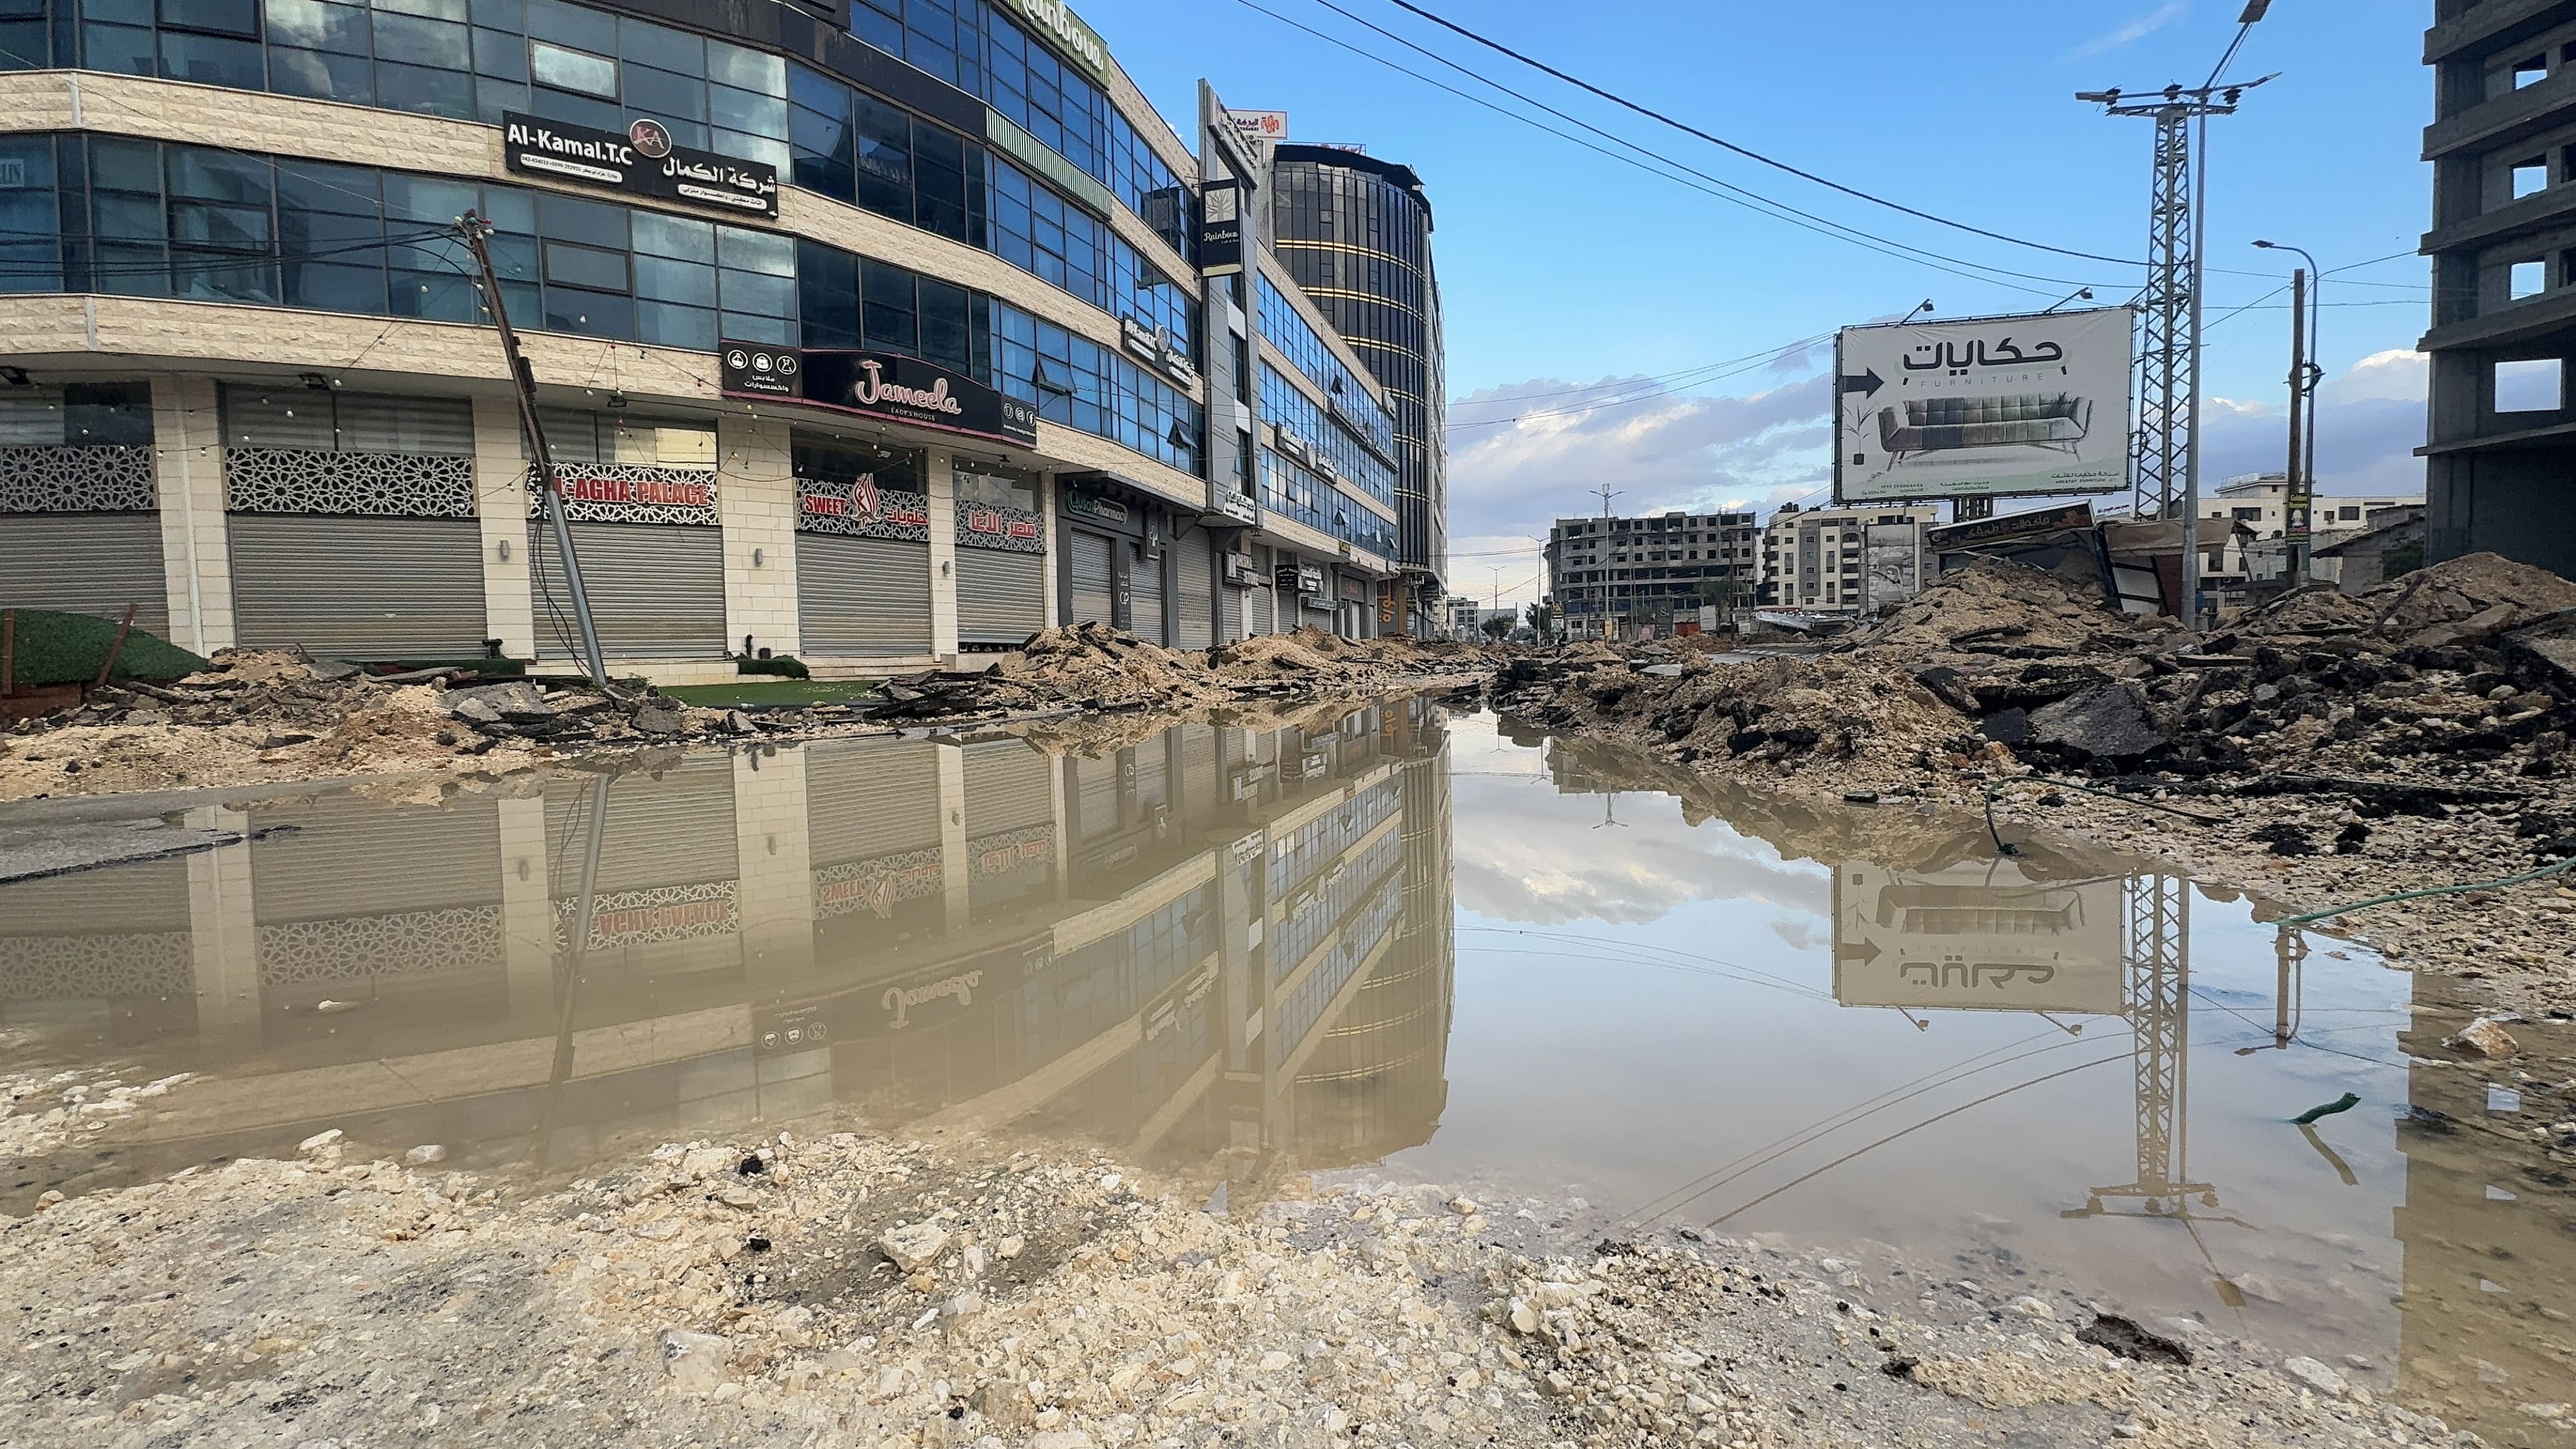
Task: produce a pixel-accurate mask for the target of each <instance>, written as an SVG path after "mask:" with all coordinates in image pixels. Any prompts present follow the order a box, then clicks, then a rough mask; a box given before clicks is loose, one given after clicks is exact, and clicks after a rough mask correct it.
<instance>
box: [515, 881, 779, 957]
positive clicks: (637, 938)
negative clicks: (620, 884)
mask: <svg viewBox="0 0 2576 1449" xmlns="http://www.w3.org/2000/svg"><path fill="white" fill-rule="evenodd" d="M733 901H734V883H733V882H732V881H729V880H719V881H707V882H703V883H701V884H698V885H682V886H654V887H652V888H650V889H647V890H640V891H607V892H603V893H601V894H600V895H598V896H594V897H593V898H592V900H591V907H590V949H591V950H593V951H606V950H610V949H613V948H615V947H619V946H641V945H644V944H646V943H648V942H652V941H693V940H696V939H698V938H700V937H702V936H724V935H730V934H732V932H733V930H734V927H735V920H734V903H733ZM580 920H581V900H580V898H579V897H575V898H573V899H571V900H565V901H557V902H555V942H556V944H557V945H559V946H562V947H564V948H565V949H567V950H569V949H570V948H571V946H572V932H573V927H574V926H575V925H576V924H578V923H579V922H580Z"/></svg>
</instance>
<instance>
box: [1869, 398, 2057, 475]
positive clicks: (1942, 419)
mask: <svg viewBox="0 0 2576 1449" xmlns="http://www.w3.org/2000/svg"><path fill="white" fill-rule="evenodd" d="M2092 426H2093V400H2092V399H2091V398H2083V397H2077V396H2075V395H2074V394H2072V393H2062V392H2061V393H2016V394H2013V395H2011V396H2008V397H1926V398H1914V399H1910V400H1908V401H1906V402H1902V403H1898V404H1896V405H1895V406H1893V407H1888V408H1882V409H1880V410H1879V414H1878V443H1879V446H1880V447H1881V448H1883V449H1885V450H1886V451H1887V455H1888V458H1887V461H1888V465H1889V466H1890V467H1894V466H1895V465H1896V464H1899V463H1902V462H1904V461H1905V460H1906V459H1907V458H1909V457H1913V456H1916V455H1919V454H1923V453H1948V452H1956V451H1958V450H1960V449H1963V448H2002V447H2037V448H2047V449H2050V450H2052V451H2055V452H2062V453H2068V454H2072V453H2074V452H2075V450H2076V449H2077V447H2079V446H2080V445H2081V444H2082V443H2083V441H2084V435H2085V434H2086V433H2087V432H2089V431H2091V429H2092Z"/></svg>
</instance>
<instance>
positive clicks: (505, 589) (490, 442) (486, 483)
mask: <svg viewBox="0 0 2576 1449" xmlns="http://www.w3.org/2000/svg"><path fill="white" fill-rule="evenodd" d="M474 517H475V521H476V522H477V523H478V524H479V525H481V528H482V532H483V630H484V637H485V638H489V639H498V640H500V641H501V652H502V653H503V654H505V655H507V656H509V657H510V658H512V659H534V658H536V657H537V616H536V606H535V605H534V603H532V602H531V590H530V586H529V582H528V580H529V572H528V568H529V565H528V450H527V447H526V445H525V444H524V443H523V442H522V441H521V440H520V436H519V407H518V404H517V403H516V402H514V401H513V400H511V399H510V398H507V397H478V398H476V399H474ZM538 833H539V835H540V837H541V839H542V836H543V833H544V824H543V822H542V821H540V822H539V825H538ZM537 857H538V867H539V869H540V870H541V871H542V869H543V867H544V863H545V850H544V848H543V846H542V844H540V846H539V848H538V851H537ZM549 930H551V927H549ZM551 949H552V948H551V947H549V952H550V953H551ZM549 969H550V970H551V968H549ZM512 1000H513V1002H515V1001H516V1000H517V992H516V989H515V988H514V989H513V991H512Z"/></svg>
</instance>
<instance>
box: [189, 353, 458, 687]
mask: <svg viewBox="0 0 2576 1449" xmlns="http://www.w3.org/2000/svg"><path fill="white" fill-rule="evenodd" d="M222 416H223V439H224V449H223V475H224V511H225V514H226V518H225V520H224V525H225V534H226V536H227V538H228V540H229V542H230V545H231V550H232V578H233V636H234V638H235V640H236V641H237V642H239V643H241V644H243V645H246V646H252V647H260V648H278V649H283V648H298V647H300V648H302V649H305V650H307V651H309V652H311V653H313V654H316V655H324V656H328V657H332V658H339V659H363V660H398V659H459V658H467V659H470V658H473V657H475V656H478V655H480V654H482V653H483V652H484V642H483V641H484V640H485V639H486V638H487V637H488V636H489V631H488V630H487V629H486V628H485V627H484V613H483V542H482V533H481V531H480V529H479V527H478V526H477V524H476V523H475V521H474V407H473V404H472V403H471V402H469V401H467V400H466V399H464V398H441V397H389V396H367V395H361V394H348V393H335V392H330V391H327V390H321V389H316V388H310V387H287V386H276V387H260V386H256V385H249V386H240V385H229V384H228V385H226V386H225V387H224V388H223V391H222Z"/></svg>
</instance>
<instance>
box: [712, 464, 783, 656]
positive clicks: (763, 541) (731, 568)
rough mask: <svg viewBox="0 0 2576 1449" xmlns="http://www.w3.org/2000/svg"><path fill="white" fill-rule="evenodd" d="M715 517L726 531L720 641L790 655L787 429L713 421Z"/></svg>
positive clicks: (735, 645)
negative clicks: (747, 637)
mask: <svg viewBox="0 0 2576 1449" xmlns="http://www.w3.org/2000/svg"><path fill="white" fill-rule="evenodd" d="M716 512H717V516H718V517H719V518H720V519H721V520H722V521H723V524H724V559H725V633H726V638H727V640H728V643H727V645H726V647H727V648H729V649H739V648H741V647H742V639H743V636H744V635H746V634H748V635H750V636H751V641H752V643H753V645H754V646H755V647H757V648H762V649H769V650H774V651H776V652H777V653H780V654H794V653H796V652H797V651H798V650H799V649H800V648H802V647H803V645H802V642H801V640H800V639H799V638H798V633H797V619H796V479H795V475H794V469H793V467H792V459H791V455H790V451H789V446H788V440H787V424H785V423H783V422H779V421H776V420H774V419H770V418H736V417H720V418H718V419H716Z"/></svg>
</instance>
